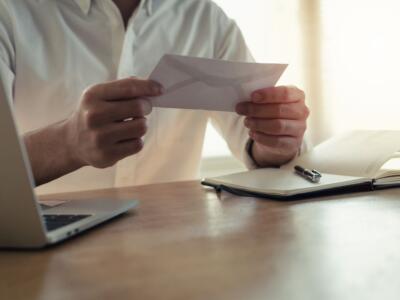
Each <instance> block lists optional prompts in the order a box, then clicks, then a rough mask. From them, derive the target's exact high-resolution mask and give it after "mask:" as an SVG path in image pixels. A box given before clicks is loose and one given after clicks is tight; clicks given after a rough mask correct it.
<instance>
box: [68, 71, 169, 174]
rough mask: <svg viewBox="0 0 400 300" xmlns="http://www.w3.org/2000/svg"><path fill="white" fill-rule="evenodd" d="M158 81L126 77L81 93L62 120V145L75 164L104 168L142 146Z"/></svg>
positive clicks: (159, 88) (156, 94) (159, 92)
mask: <svg viewBox="0 0 400 300" xmlns="http://www.w3.org/2000/svg"><path fill="white" fill-rule="evenodd" d="M161 93H162V88H161V86H160V85H159V84H158V83H155V82H153V81H149V80H140V79H137V78H127V79H122V80H117V81H112V82H108V83H103V84H98V85H94V86H92V87H90V88H88V89H86V91H85V92H84V93H83V95H82V98H81V101H80V105H79V108H78V109H77V110H76V111H75V112H74V113H73V114H72V116H71V117H70V118H69V119H68V120H66V122H65V123H64V125H65V127H64V128H65V130H66V135H65V136H66V147H67V148H68V149H69V153H70V155H71V157H70V159H72V160H73V161H74V162H75V163H76V164H77V165H79V166H93V167H96V168H106V167H110V166H112V165H114V164H115V163H116V162H118V161H119V160H121V159H123V158H125V157H127V156H130V155H133V154H136V153H138V152H139V151H140V150H141V149H142V148H143V141H142V137H143V136H144V135H145V133H146V130H147V125H146V118H145V117H146V116H147V115H149V114H150V113H151V110H152V105H151V103H150V101H148V100H145V99H143V98H146V97H151V96H158V95H160V94H161Z"/></svg>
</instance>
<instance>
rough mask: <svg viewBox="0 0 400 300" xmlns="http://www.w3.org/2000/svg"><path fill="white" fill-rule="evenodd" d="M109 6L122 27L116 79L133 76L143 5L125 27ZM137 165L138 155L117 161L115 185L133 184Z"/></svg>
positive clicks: (144, 16) (142, 18)
mask: <svg viewBox="0 0 400 300" xmlns="http://www.w3.org/2000/svg"><path fill="white" fill-rule="evenodd" d="M110 6H113V10H114V11H115V10H116V13H113V14H117V15H118V16H119V19H120V22H121V24H122V28H123V41H122V42H121V43H120V45H121V47H120V49H119V52H117V54H118V56H116V59H117V60H116V64H117V67H116V68H117V74H116V77H117V78H118V79H122V78H126V77H129V76H134V75H135V73H134V53H135V47H136V45H137V36H138V34H137V31H138V30H139V28H140V25H141V23H142V22H144V21H145V18H146V14H144V13H143V7H142V5H141V6H140V7H139V8H138V10H137V11H136V12H135V13H134V14H133V15H132V17H131V18H130V19H129V21H128V24H127V26H126V29H125V27H124V25H123V21H122V18H121V16H120V13H119V11H118V8H117V7H116V6H115V5H114V3H111V5H110ZM117 34H118V33H117ZM137 165H138V155H134V156H131V157H128V158H126V159H124V160H123V161H121V162H120V163H118V164H117V170H116V179H115V183H116V185H119V182H129V183H130V184H131V185H134V184H135V177H136V173H137ZM122 176H124V178H122Z"/></svg>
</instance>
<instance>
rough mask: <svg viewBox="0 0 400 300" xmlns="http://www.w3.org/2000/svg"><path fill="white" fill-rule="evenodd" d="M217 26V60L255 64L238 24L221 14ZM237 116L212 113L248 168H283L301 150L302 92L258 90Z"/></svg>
mask: <svg viewBox="0 0 400 300" xmlns="http://www.w3.org/2000/svg"><path fill="white" fill-rule="evenodd" d="M217 23H219V24H220V26H219V28H221V32H220V34H219V36H217V37H216V38H217V43H216V45H217V49H216V54H215V55H216V58H219V59H226V60H234V61H248V62H254V59H253V57H252V55H251V54H250V51H249V49H248V47H247V45H246V43H245V40H244V38H243V35H242V33H241V31H240V29H239V28H238V26H237V25H236V24H235V22H234V21H232V20H230V19H229V18H227V17H226V16H225V14H224V13H223V12H222V11H219V13H218V14H217ZM259 98H261V99H259ZM237 113H238V114H231V113H221V112H213V113H212V114H211V120H212V123H213V125H214V127H216V129H217V130H218V131H219V132H220V133H221V135H222V136H223V137H224V138H225V139H226V141H227V142H228V145H229V148H230V149H231V151H232V153H233V154H234V155H235V156H236V157H238V158H239V159H241V160H242V161H243V162H244V163H245V164H246V166H247V167H248V168H255V167H275V166H280V165H282V164H284V163H286V162H288V161H290V160H291V159H293V158H294V157H295V155H296V154H297V153H298V152H299V151H300V148H301V146H302V143H303V135H304V131H305V129H306V119H307V117H308V114H309V111H308V108H307V107H306V105H305V101H304V93H303V92H302V91H301V90H299V89H297V88H295V87H279V88H270V89H263V90H261V91H255V93H253V95H252V98H251V99H249V100H248V101H247V102H245V103H241V104H239V105H238V107H237Z"/></svg>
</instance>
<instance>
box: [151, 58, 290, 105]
mask: <svg viewBox="0 0 400 300" xmlns="http://www.w3.org/2000/svg"><path fill="white" fill-rule="evenodd" d="M286 67H287V65H286V64H258V63H243V62H232V61H223V60H217V59H205V58H195V57H188V56H179V55H165V56H164V57H163V58H162V59H161V60H160V62H159V63H158V65H157V67H156V68H155V69H154V71H153V72H152V73H151V75H150V79H151V80H154V81H157V82H159V83H161V84H162V85H163V87H164V89H165V91H164V94H163V95H161V96H160V97H154V98H151V101H152V103H153V106H155V107H165V108H183V109H201V110H214V111H235V106H236V104H237V103H239V102H243V101H248V100H249V99H250V96H251V93H252V92H254V91H256V90H258V89H261V88H267V87H272V86H275V84H276V83H277V81H278V80H279V78H280V77H281V75H282V73H283V72H284V71H285V69H286Z"/></svg>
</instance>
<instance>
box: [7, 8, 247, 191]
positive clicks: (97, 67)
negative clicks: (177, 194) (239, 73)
mask: <svg viewBox="0 0 400 300" xmlns="http://www.w3.org/2000/svg"><path fill="white" fill-rule="evenodd" d="M166 53H170V54H181V55H190V56H197V57H206V58H219V59H228V60H236V61H251V60H252V58H251V55H250V54H249V51H248V50H247V47H246V45H245V42H244V39H243V37H242V34H241V32H240V30H239V29H238V27H237V26H236V25H235V23H234V21H232V20H230V19H229V18H228V17H227V16H226V15H225V14H224V13H223V12H222V10H221V9H220V8H219V7H218V6H217V5H216V4H214V3H212V2H211V1H208V0H185V1H182V0H142V1H141V4H140V6H139V7H138V9H137V10H136V12H135V13H134V14H133V16H132V17H131V19H130V20H129V23H128V25H127V27H126V29H125V27H124V23H123V20H122V18H121V15H120V12H119V10H118V8H117V7H116V5H115V4H114V3H113V2H112V1H111V0H25V1H15V0H2V1H0V76H1V77H0V78H1V84H3V85H5V88H6V90H7V91H8V95H9V99H10V101H13V106H14V110H15V116H16V120H17V122H18V125H19V129H20V131H21V133H25V132H28V131H31V130H35V129H38V128H42V127H44V126H47V125H49V124H52V123H54V122H57V121H60V120H63V119H65V118H67V117H68V116H69V115H70V114H71V112H72V111H73V110H74V109H75V108H76V107H77V106H78V104H79V99H80V96H81V93H82V91H83V90H84V89H85V88H86V87H88V86H90V85H92V84H95V83H101V82H105V81H109V80H115V79H117V78H125V77H128V76H138V77H143V78H146V77H148V75H149V74H150V72H151V71H152V70H153V68H154V67H155V65H156V64H157V62H158V61H159V59H160V58H161V57H162V56H163V55H164V54H166ZM217 100H218V99H216V101H217ZM209 120H211V121H212V123H213V125H214V126H215V127H216V128H217V130H218V131H219V132H220V133H221V135H222V136H223V137H224V138H225V139H226V141H227V142H228V144H229V147H230V149H231V151H232V153H233V154H234V155H235V156H236V157H238V158H239V159H241V160H242V161H243V162H244V163H246V164H247V165H248V166H249V167H250V166H251V164H252V162H251V159H250V158H249V157H248V155H247V152H246V150H245V148H246V147H245V145H246V143H247V141H248V131H247V129H246V128H245V127H244V126H243V120H242V118H241V117H239V116H238V115H236V114H235V113H224V112H206V111H191V110H179V109H159V108H156V109H154V110H153V112H152V114H151V115H150V116H149V118H148V122H149V123H148V124H149V131H148V133H147V134H146V136H145V138H144V141H145V147H144V149H143V150H142V151H141V152H140V153H139V154H137V155H134V156H131V157H128V158H126V159H124V160H122V161H120V162H119V163H117V165H116V166H114V167H112V168H109V169H106V170H97V169H94V168H91V167H86V168H82V169H81V170H78V171H76V172H74V173H71V174H69V175H67V176H64V177H63V178H61V179H58V180H56V181H54V182H52V183H49V184H47V185H45V186H43V187H42V188H41V191H46V192H61V191H67V190H79V189H92V188H101V187H112V186H127V185H138V184H148V183H155V182H168V181H175V180H190V179H196V178H198V177H199V165H200V160H201V153H202V146H203V140H204V134H205V129H206V125H207V122H208V121H209Z"/></svg>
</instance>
